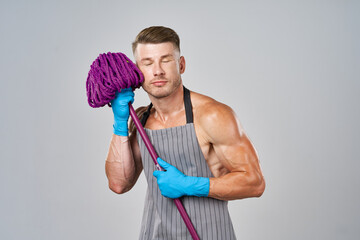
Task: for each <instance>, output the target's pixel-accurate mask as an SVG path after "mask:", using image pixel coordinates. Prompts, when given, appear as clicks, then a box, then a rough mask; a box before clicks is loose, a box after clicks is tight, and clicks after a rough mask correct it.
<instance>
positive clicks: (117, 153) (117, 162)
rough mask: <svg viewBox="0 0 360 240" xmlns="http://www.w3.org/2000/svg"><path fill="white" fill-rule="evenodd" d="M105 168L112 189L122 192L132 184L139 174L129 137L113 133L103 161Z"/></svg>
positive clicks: (127, 189)
mask: <svg viewBox="0 0 360 240" xmlns="http://www.w3.org/2000/svg"><path fill="white" fill-rule="evenodd" d="M105 170H106V176H107V178H108V181H109V187H110V189H111V190H112V191H114V192H116V193H124V192H127V191H129V190H130V189H131V188H132V187H133V186H134V184H135V182H136V180H137V177H138V175H139V174H138V173H137V168H136V164H135V161H134V157H133V153H132V149H131V145H130V140H129V137H127V136H118V135H115V134H113V136H112V139H111V142H110V147H109V152H108V155H107V158H106V162H105Z"/></svg>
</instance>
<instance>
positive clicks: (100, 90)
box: [86, 52, 200, 240]
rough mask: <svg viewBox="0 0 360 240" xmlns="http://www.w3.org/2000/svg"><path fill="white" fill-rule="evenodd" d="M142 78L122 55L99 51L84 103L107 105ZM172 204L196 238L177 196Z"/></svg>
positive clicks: (147, 142)
mask: <svg viewBox="0 0 360 240" xmlns="http://www.w3.org/2000/svg"><path fill="white" fill-rule="evenodd" d="M143 81H144V76H143V74H142V73H141V71H140V70H139V69H138V68H137V66H136V65H135V64H134V63H133V62H132V61H131V60H130V59H129V58H128V57H127V56H126V55H125V54H123V53H111V52H108V53H103V54H100V55H99V56H98V57H97V58H96V59H95V61H94V62H93V63H92V65H91V66H90V71H89V74H88V77H87V80H86V92H87V97H88V103H89V105H90V106H91V107H93V108H98V107H103V106H105V105H106V104H107V105H108V106H111V104H110V102H111V100H113V99H114V98H115V94H116V92H121V90H122V89H125V88H130V87H131V88H132V90H133V91H134V90H135V89H136V88H139V87H140V86H141V84H142V82H143ZM129 108H130V116H131V118H132V119H133V121H134V123H135V126H136V128H137V130H138V131H139V134H140V136H141V138H142V139H143V141H144V143H145V145H146V148H147V149H148V151H149V153H150V155H151V158H152V159H153V161H154V164H155V166H156V169H157V170H160V171H163V169H162V168H161V167H160V165H159V164H158V163H157V160H156V159H157V158H158V156H157V154H156V152H155V149H154V147H153V146H152V144H151V142H150V139H149V137H148V136H147V135H146V132H145V130H144V128H143V126H142V125H141V123H140V120H139V118H138V117H137V115H136V113H135V110H134V108H133V106H132V104H131V103H130V102H129ZM174 203H175V205H176V207H177V209H178V211H179V213H180V215H181V217H182V219H183V220H184V223H185V225H186V227H187V228H188V230H189V232H190V234H191V236H192V238H193V239H196V240H198V239H200V238H199V237H198V235H197V233H196V230H195V228H194V226H193V225H192V223H191V220H190V218H189V216H188V214H187V213H186V210H185V208H184V206H183V205H182V203H181V201H180V199H178V198H177V199H174Z"/></svg>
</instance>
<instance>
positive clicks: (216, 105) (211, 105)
mask: <svg viewBox="0 0 360 240" xmlns="http://www.w3.org/2000/svg"><path fill="white" fill-rule="evenodd" d="M191 101H192V105H193V112H194V124H195V125H196V127H197V128H198V129H200V130H201V131H202V132H203V133H204V134H206V135H207V137H208V138H209V139H208V140H209V141H210V142H213V141H214V140H215V139H213V137H216V138H218V134H217V133H221V135H227V136H229V135H234V134H235V135H238V134H240V131H241V126H240V123H239V120H238V119H237V117H236V114H235V112H234V111H233V110H232V109H231V108H230V107H229V106H227V105H226V104H223V103H221V102H218V101H216V100H215V99H213V98H211V97H208V96H205V95H202V94H199V93H196V92H191Z"/></svg>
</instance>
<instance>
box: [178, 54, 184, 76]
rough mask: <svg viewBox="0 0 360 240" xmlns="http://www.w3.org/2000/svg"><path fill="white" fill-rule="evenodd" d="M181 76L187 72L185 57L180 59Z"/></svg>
mask: <svg viewBox="0 0 360 240" xmlns="http://www.w3.org/2000/svg"><path fill="white" fill-rule="evenodd" d="M179 64H180V74H183V73H184V72H185V58H184V56H181V57H180V63H179Z"/></svg>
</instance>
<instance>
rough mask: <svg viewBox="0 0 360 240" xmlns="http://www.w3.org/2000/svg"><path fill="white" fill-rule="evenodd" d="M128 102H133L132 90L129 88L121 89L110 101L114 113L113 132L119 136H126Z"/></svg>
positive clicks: (127, 130) (127, 129)
mask: <svg viewBox="0 0 360 240" xmlns="http://www.w3.org/2000/svg"><path fill="white" fill-rule="evenodd" d="M129 102H131V103H133V102H134V92H133V91H132V89H131V88H125V89H122V90H121V92H117V93H116V94H115V98H114V99H113V100H112V101H111V107H112V110H113V113H114V125H113V132H114V134H116V135H119V136H128V132H129V128H128V119H129V114H130V112H129Z"/></svg>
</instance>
